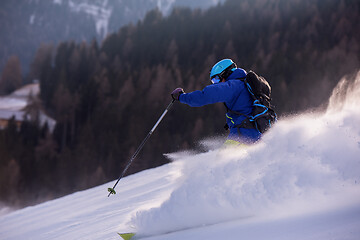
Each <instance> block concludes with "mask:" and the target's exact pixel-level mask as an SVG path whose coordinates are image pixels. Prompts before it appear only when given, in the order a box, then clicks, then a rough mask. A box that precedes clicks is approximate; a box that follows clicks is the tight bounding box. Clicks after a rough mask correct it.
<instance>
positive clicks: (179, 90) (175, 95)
mask: <svg viewBox="0 0 360 240" xmlns="http://www.w3.org/2000/svg"><path fill="white" fill-rule="evenodd" d="M183 93H184V89H182V88H176V89H175V90H174V91H172V93H171V97H172V98H173V99H174V100H177V101H179V97H180V95H181V94H183Z"/></svg>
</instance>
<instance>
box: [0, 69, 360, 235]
mask: <svg viewBox="0 0 360 240" xmlns="http://www.w3.org/2000/svg"><path fill="white" fill-rule="evenodd" d="M340 89H341V90H342V91H340ZM344 90H347V95H346V98H345V97H343V96H342V95H341V94H340V92H343V91H344ZM359 103H360V75H359V76H358V79H357V81H356V82H355V84H353V85H350V86H347V85H346V84H344V83H342V84H339V87H338V88H337V89H336V90H334V95H333V97H332V98H331V100H330V106H329V109H328V110H327V111H326V112H325V113H307V114H303V115H300V116H296V117H292V118H287V119H281V120H280V121H279V122H278V123H277V124H276V126H274V128H273V129H272V130H271V131H270V132H269V133H268V134H266V135H265V136H264V138H263V141H262V142H261V143H259V144H257V145H255V146H252V147H249V148H246V149H225V150H212V149H209V151H207V152H205V153H201V154H191V153H173V154H169V155H168V156H169V158H171V159H172V160H173V161H172V162H171V163H170V164H167V165H164V166H162V167H158V168H156V169H151V170H146V171H143V172H140V173H137V174H134V175H131V176H128V177H126V178H124V179H122V180H121V181H120V183H119V185H118V186H117V189H116V190H117V194H116V195H113V196H111V197H109V198H108V197H107V188H108V187H112V185H113V184H114V182H110V183H107V184H104V185H102V186H98V187H95V188H92V189H89V190H86V191H82V192H77V193H74V194H71V195H69V196H66V197H63V198H60V199H56V200H53V201H49V202H46V203H43V204H39V205H37V206H33V207H28V208H25V209H21V210H17V211H14V212H11V213H8V214H6V215H3V216H1V217H0V239H4V240H5V239H36V240H40V239H120V237H119V236H118V235H117V232H133V231H136V232H137V233H138V237H139V238H141V239H170V240H171V239H172V240H180V239H187V240H188V239H207V240H215V239H216V240H218V239H236V240H237V239H246V240H251V239H266V240H272V239H274V240H275V239H276V240H279V239H284V240H285V239H287V240H288V239H299V240H300V239H301V240H303V239H317V240H319V239H323V240H329V239H347V240H349V239H351V240H358V239H360V185H359V181H360V125H359V123H360V108H359ZM159 130H161V128H160V129H159ZM214 141H215V142H216V140H214ZM209 142H211V141H208V142H206V143H205V145H206V146H212V144H208V143H209ZM148 144H151V140H150V141H149V143H148ZM137 160H140V159H136V160H135V161H137Z"/></svg>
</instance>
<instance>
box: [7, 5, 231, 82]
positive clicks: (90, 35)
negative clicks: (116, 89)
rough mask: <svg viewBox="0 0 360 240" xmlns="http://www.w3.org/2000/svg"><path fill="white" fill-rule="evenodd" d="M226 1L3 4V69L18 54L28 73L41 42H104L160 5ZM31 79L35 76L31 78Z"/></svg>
mask: <svg viewBox="0 0 360 240" xmlns="http://www.w3.org/2000/svg"><path fill="white" fill-rule="evenodd" d="M223 1H224V0H213V1H207V0H202V1H196V2H193V1H187V0H131V1H124V0H114V1H108V0H106V1H102V0H100V1H99V0H77V1H74V0H53V1H32V0H21V1H17V2H16V4H14V3H13V2H12V1H2V2H1V3H0V7H1V10H2V11H0V21H1V23H2V28H1V29H0V33H1V34H0V44H1V46H4V47H2V48H1V49H0V72H1V71H2V68H3V67H4V65H5V63H6V61H7V60H8V58H9V57H10V56H12V55H17V56H18V57H19V59H20V61H21V63H22V69H23V70H24V73H27V72H28V69H29V66H30V63H31V60H32V59H33V57H34V54H35V52H36V49H38V48H39V46H40V45H41V44H57V43H59V42H61V41H78V42H79V41H88V42H90V41H91V40H92V39H97V40H99V41H102V39H103V38H104V37H106V35H107V34H108V33H111V32H116V31H118V29H119V28H120V27H122V26H124V25H126V24H129V23H134V24H136V22H137V21H139V20H142V19H143V18H144V17H145V15H146V13H147V12H148V11H150V10H153V9H155V8H158V9H159V10H160V11H161V12H162V13H163V14H164V15H168V14H170V12H171V10H172V9H173V8H174V7H176V6H183V7H184V6H185V7H192V8H195V7H196V8H209V7H211V6H214V5H216V4H217V3H220V2H223ZM31 80H32V79H31Z"/></svg>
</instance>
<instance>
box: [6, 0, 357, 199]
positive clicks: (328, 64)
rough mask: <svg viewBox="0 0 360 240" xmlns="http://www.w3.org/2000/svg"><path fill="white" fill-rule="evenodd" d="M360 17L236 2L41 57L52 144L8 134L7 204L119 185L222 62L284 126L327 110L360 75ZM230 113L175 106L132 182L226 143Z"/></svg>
mask: <svg viewBox="0 0 360 240" xmlns="http://www.w3.org/2000/svg"><path fill="white" fill-rule="evenodd" d="M359 7H360V2H359V1H356V0H341V1H338V0H315V1H314V0H304V1H295V0H291V1H288V0H255V1H254V0H241V1H237V0H228V1H226V2H225V3H224V4H222V5H218V6H216V7H213V8H210V9H209V10H207V11H201V10H190V9H187V8H177V9H174V10H173V12H172V14H170V15H169V16H168V17H164V16H162V14H161V12H160V11H158V10H154V11H151V12H149V13H148V14H147V15H146V17H145V18H144V20H143V21H141V22H138V23H137V24H136V25H128V26H126V27H123V28H121V29H119V31H118V32H115V33H112V34H110V35H108V36H107V38H106V39H105V40H104V41H103V42H102V43H101V44H99V43H98V42H97V41H96V40H93V41H92V42H90V43H86V42H83V43H76V42H71V41H68V42H62V43H60V44H59V45H58V46H57V47H56V48H55V47H52V46H50V45H42V46H41V47H39V49H38V51H37V54H36V56H35V57H34V60H33V62H32V64H31V67H30V72H29V75H28V76H27V78H28V79H39V81H40V90H41V91H40V99H41V101H42V104H41V107H42V108H44V110H45V111H46V113H47V114H48V115H50V116H51V117H53V118H54V119H55V120H56V121H57V124H56V127H55V130H54V131H53V132H50V131H49V130H48V127H47V126H39V124H38V123H37V122H36V121H35V122H34V121H25V122H24V123H23V125H22V127H21V129H20V130H18V131H16V130H15V129H14V124H13V123H11V124H9V126H8V127H7V128H6V129H4V130H0V153H1V156H4V157H1V160H0V169H1V171H2V174H0V191H1V192H2V193H6V194H2V195H1V199H0V200H2V201H6V202H16V203H17V204H29V203H31V202H32V201H38V200H43V199H44V198H48V199H50V198H54V197H58V196H61V195H63V194H67V193H70V192H73V191H77V190H80V189H85V188H88V187H92V186H95V185H98V184H100V183H104V182H106V181H110V180H112V179H115V178H116V177H117V176H118V175H119V173H120V171H121V170H122V168H123V167H124V164H125V163H126V161H127V160H128V159H129V158H130V157H131V155H132V154H133V153H134V151H135V150H136V148H137V146H138V145H139V144H140V142H141V140H142V139H143V138H144V137H145V136H146V134H147V133H148V131H149V130H150V129H151V128H152V126H153V124H154V123H155V122H156V120H157V119H158V117H159V116H160V114H161V113H162V112H163V110H164V108H165V107H166V106H167V104H168V103H169V101H170V100H171V97H170V92H171V91H172V90H173V89H174V88H176V87H183V88H184V90H185V91H187V92H189V91H193V90H199V89H202V88H203V87H205V86H206V85H207V84H209V83H210V82H209V71H210V69H211V67H212V66H213V65H214V64H215V63H216V62H217V61H218V60H221V59H222V58H232V59H233V60H234V61H235V62H236V63H237V64H238V66H239V67H242V68H244V69H246V70H249V69H252V70H254V71H255V72H257V73H259V74H260V75H263V76H264V77H265V78H266V79H267V80H268V81H269V82H270V84H271V85H272V90H273V104H274V105H275V107H276V111H277V113H278V114H279V115H280V116H283V115H286V114H291V113H296V112H299V111H304V110H309V109H312V108H317V107H319V106H322V105H324V104H325V105H326V102H327V99H328V97H329V96H330V93H331V91H332V89H333V87H334V86H335V85H336V84H337V82H338V81H339V79H340V78H341V77H342V76H344V75H346V74H352V73H353V72H355V71H356V70H358V69H359V66H360V64H359V60H360V59H359V56H360V47H359V44H360V32H359V31H355V29H360V26H359V25H360V21H359V20H360V18H359V12H360V11H359ZM5 71H6V69H5V70H4V72H5ZM223 113H225V109H224V107H223V105H222V104H221V103H219V104H215V105H212V106H206V107H202V108H190V107H187V106H184V105H181V104H176V105H175V106H174V107H173V109H172V110H171V112H170V113H169V114H168V115H167V116H166V118H165V119H164V120H163V122H162V123H161V125H160V126H159V128H158V129H157V131H156V132H155V133H154V134H153V136H152V137H151V140H150V141H149V143H148V144H147V145H145V147H144V149H143V150H142V152H141V153H140V155H139V156H138V159H136V161H134V163H133V165H132V166H131V168H130V171H129V173H134V172H137V171H140V170H143V169H147V168H151V167H156V166H159V165H161V164H164V163H167V161H168V160H167V159H166V158H164V157H163V156H162V154H163V153H166V152H172V151H176V150H183V149H190V148H194V147H196V144H197V142H198V141H199V140H201V139H202V138H206V137H212V136H224V134H226V132H224V130H223V129H222V126H223V124H224V121H225V119H224V118H223V116H222V114H223Z"/></svg>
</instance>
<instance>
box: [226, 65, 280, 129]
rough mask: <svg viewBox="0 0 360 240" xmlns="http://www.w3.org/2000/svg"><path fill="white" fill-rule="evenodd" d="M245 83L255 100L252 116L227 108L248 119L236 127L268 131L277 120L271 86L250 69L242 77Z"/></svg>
mask: <svg viewBox="0 0 360 240" xmlns="http://www.w3.org/2000/svg"><path fill="white" fill-rule="evenodd" d="M240 80H241V81H243V82H244V83H245V85H246V86H247V89H248V91H249V93H250V95H251V97H252V99H253V100H254V102H253V111H252V113H251V116H248V115H246V114H243V113H239V112H236V111H232V110H230V109H227V110H228V112H230V113H232V114H236V115H244V116H246V119H245V120H244V121H243V122H242V123H241V124H240V125H237V126H236V127H238V128H256V129H257V130H258V131H259V132H260V133H264V132H266V130H268V129H269V128H270V127H271V125H272V124H274V123H275V122H276V120H277V116H276V113H275V111H274V109H273V106H272V105H271V104H270V102H271V87H270V84H269V83H268V82H267V81H266V79H265V78H264V77H261V76H258V75H257V74H256V73H255V72H253V71H251V70H250V71H249V73H248V74H247V75H246V78H243V79H240Z"/></svg>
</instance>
